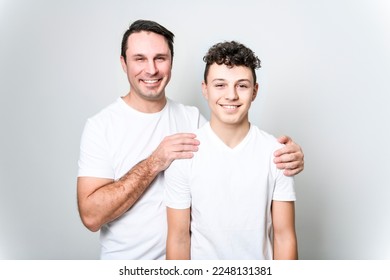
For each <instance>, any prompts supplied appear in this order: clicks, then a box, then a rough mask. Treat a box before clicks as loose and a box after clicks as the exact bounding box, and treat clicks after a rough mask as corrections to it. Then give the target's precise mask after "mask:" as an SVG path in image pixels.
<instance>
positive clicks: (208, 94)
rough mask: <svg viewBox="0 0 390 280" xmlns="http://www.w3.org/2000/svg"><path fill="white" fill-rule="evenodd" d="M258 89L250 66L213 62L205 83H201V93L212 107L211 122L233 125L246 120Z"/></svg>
mask: <svg viewBox="0 0 390 280" xmlns="http://www.w3.org/2000/svg"><path fill="white" fill-rule="evenodd" d="M257 90H258V84H255V83H254V79H253V74H252V71H251V69H250V68H248V67H246V66H233V67H232V68H229V67H227V66H226V65H224V64H222V65H218V64H216V63H214V64H212V65H211V66H210V69H209V73H208V76H207V84H206V83H205V82H203V83H202V92H203V96H204V97H205V98H206V100H207V102H208V105H209V107H210V110H211V115H210V122H211V123H213V125H234V126H239V125H241V124H244V123H248V111H249V108H250V106H251V103H252V101H253V100H254V99H255V98H256V94H257Z"/></svg>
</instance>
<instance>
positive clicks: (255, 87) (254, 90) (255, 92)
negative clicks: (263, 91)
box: [252, 83, 259, 101]
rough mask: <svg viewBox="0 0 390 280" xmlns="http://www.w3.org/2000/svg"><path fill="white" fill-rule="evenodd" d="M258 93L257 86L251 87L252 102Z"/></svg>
mask: <svg viewBox="0 0 390 280" xmlns="http://www.w3.org/2000/svg"><path fill="white" fill-rule="evenodd" d="M258 92H259V84H258V83H256V84H255V86H254V87H253V95H252V101H254V100H255V99H256V97H257V93H258Z"/></svg>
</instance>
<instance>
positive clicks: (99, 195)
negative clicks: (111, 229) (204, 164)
mask: <svg viewBox="0 0 390 280" xmlns="http://www.w3.org/2000/svg"><path fill="white" fill-rule="evenodd" d="M195 137H196V136H195V134H192V133H178V134H174V135H171V136H167V137H165V138H164V140H163V141H162V142H161V143H160V145H159V146H158V147H157V149H156V150H155V151H154V152H153V153H152V155H150V156H149V157H148V158H147V159H145V160H143V161H141V162H139V163H138V164H137V165H135V166H134V167H133V168H132V169H131V170H130V171H129V172H127V173H126V174H125V175H124V176H123V177H122V178H120V179H119V180H117V181H114V180H112V179H104V178H94V177H79V178H78V180H77V199H78V207H79V213H80V217H81V220H82V221H83V223H84V225H85V226H86V227H87V228H88V229H89V230H91V231H98V230H99V229H100V228H101V226H102V225H104V224H106V223H108V222H111V221H113V220H114V219H116V218H118V217H119V216H121V215H122V214H123V213H125V212H126V211H127V210H128V209H129V208H130V207H131V206H133V204H134V203H135V202H136V201H137V200H138V199H139V197H140V196H141V195H142V194H143V193H144V191H145V190H146V189H147V188H148V187H149V185H150V184H151V183H152V182H153V180H154V179H155V178H156V176H157V175H158V174H159V173H160V172H161V171H164V170H165V169H166V168H168V166H169V165H170V164H171V163H172V161H173V160H175V159H185V158H191V157H192V156H193V152H196V151H197V150H198V145H199V141H198V140H196V139H195Z"/></svg>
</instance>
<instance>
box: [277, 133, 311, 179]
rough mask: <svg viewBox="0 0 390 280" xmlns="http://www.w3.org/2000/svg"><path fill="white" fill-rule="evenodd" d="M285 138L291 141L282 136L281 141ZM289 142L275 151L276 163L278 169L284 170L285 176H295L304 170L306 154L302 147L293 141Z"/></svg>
mask: <svg viewBox="0 0 390 280" xmlns="http://www.w3.org/2000/svg"><path fill="white" fill-rule="evenodd" d="M284 137H285V139H287V138H288V139H290V138H289V137H287V136H282V137H280V138H279V140H283V139H282V138H284ZM287 142H289V143H287V144H286V145H285V146H284V147H282V148H280V149H279V150H277V151H275V153H274V156H275V158H274V163H275V164H276V167H277V168H278V169H281V170H284V171H283V173H284V175H286V176H294V175H296V174H298V173H300V172H301V171H302V170H303V169H304V154H303V152H302V149H301V147H300V146H299V145H297V144H296V143H294V142H293V141H292V140H291V139H290V140H289V141H287Z"/></svg>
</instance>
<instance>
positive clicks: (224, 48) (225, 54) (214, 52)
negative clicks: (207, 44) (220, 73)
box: [203, 41, 261, 83]
mask: <svg viewBox="0 0 390 280" xmlns="http://www.w3.org/2000/svg"><path fill="white" fill-rule="evenodd" d="M203 61H204V62H206V67H205V70H204V81H205V82H206V83H207V75H208V72H209V68H210V66H211V65H212V64H213V63H217V64H218V65H221V64H225V65H226V66H227V67H233V66H246V67H249V68H250V69H251V70H252V73H253V78H254V82H255V83H256V80H257V77H256V71H255V70H256V69H258V68H260V67H261V66H260V59H259V58H258V57H257V56H256V55H255V53H254V52H253V51H252V50H251V49H249V48H247V47H246V46H244V45H243V44H241V43H238V42H236V41H230V42H227V41H226V42H222V43H218V44H215V45H214V46H212V47H211V48H210V49H209V50H208V52H207V54H206V55H205V56H204V57H203Z"/></svg>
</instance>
